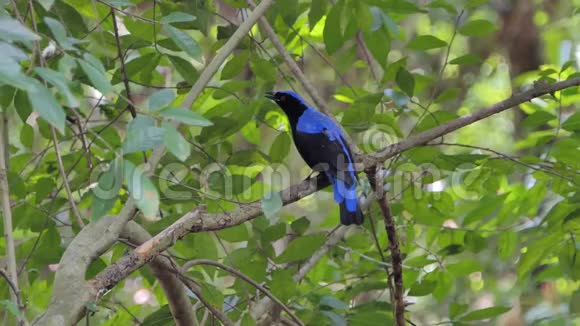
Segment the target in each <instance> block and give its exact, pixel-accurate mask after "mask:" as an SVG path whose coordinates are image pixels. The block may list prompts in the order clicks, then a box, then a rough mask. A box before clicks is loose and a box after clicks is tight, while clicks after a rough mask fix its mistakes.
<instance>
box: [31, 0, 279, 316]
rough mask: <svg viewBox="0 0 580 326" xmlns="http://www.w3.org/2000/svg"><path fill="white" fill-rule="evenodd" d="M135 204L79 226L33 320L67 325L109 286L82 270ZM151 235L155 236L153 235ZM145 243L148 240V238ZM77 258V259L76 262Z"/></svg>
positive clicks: (197, 89) (213, 67)
mask: <svg viewBox="0 0 580 326" xmlns="http://www.w3.org/2000/svg"><path fill="white" fill-rule="evenodd" d="M272 2H273V0H263V1H262V2H261V3H260V5H259V6H258V7H257V8H256V10H254V11H253V12H252V13H251V15H250V16H249V17H248V19H246V20H245V21H244V23H243V24H241V25H240V27H239V28H238V29H237V30H236V32H234V34H233V35H232V36H231V37H230V39H229V40H228V42H226V44H225V45H224V46H223V48H222V49H221V50H220V51H219V52H218V55H216V57H215V58H214V59H213V60H212V62H210V64H209V65H208V66H207V68H206V69H205V70H204V71H203V72H202V73H201V75H200V77H199V78H198V80H197V82H196V83H195V85H193V87H192V89H191V91H190V92H189V93H188V94H187V97H186V98H185V100H184V101H183V104H182V105H183V106H185V107H186V108H189V107H191V105H192V104H193V103H194V102H195V100H196V99H197V97H198V96H199V95H200V94H201V92H202V91H203V89H204V88H205V86H206V85H207V83H208V82H209V80H210V79H211V77H212V76H213V75H214V74H215V72H216V71H217V70H218V68H219V67H220V66H221V64H223V62H224V61H225V59H226V58H227V57H228V56H229V55H230V53H232V51H233V50H234V49H235V48H236V46H237V45H238V43H239V42H240V41H241V39H242V38H243V37H244V36H245V35H246V34H247V32H248V31H249V30H250V29H251V28H252V26H253V25H254V24H255V23H256V21H257V20H258V19H259V18H260V17H261V16H262V15H263V14H264V13H265V12H266V10H267V9H268V8H269V7H270V6H271V5H272ZM164 153H165V146H160V147H158V148H157V149H155V150H154V151H153V154H152V155H151V157H150V158H149V161H148V163H147V164H148V167H147V168H146V171H145V172H146V174H147V175H151V173H152V172H153V170H154V169H155V167H156V166H157V164H158V163H159V160H160V159H161V157H162V156H163V154H164ZM135 208H136V204H135V201H134V200H133V199H129V200H128V201H127V202H126V203H125V206H124V207H123V209H122V211H121V212H120V213H119V215H118V216H116V217H115V218H113V220H111V218H101V219H100V220H99V221H97V222H96V223H91V224H89V225H87V227H85V228H83V229H82V231H81V232H80V233H79V234H78V235H77V236H76V237H75V239H74V240H73V242H71V244H70V245H69V247H68V248H67V250H66V251H65V253H64V255H63V257H62V258H61V261H60V263H59V266H60V267H62V270H60V269H59V271H57V273H56V276H55V283H54V287H53V288H54V291H53V297H52V300H51V303H50V304H49V307H48V309H47V311H46V312H45V313H44V314H43V315H42V316H40V317H39V318H38V320H37V321H36V323H37V324H38V325H62V324H66V325H68V324H74V323H76V322H77V321H78V320H79V319H80V318H82V316H83V315H84V313H85V310H86V309H85V305H86V304H87V303H88V302H90V301H92V300H95V298H97V297H100V296H102V295H103V294H104V293H105V292H106V291H107V289H109V287H95V286H94V281H93V282H91V284H89V283H87V282H85V280H84V271H86V268H87V267H88V265H89V264H90V263H91V262H92V261H93V260H94V259H96V258H97V257H98V256H99V255H100V254H101V253H102V252H103V250H106V248H109V247H110V246H111V245H112V243H113V242H114V241H116V239H117V238H118V236H119V234H120V233H121V230H122V229H123V227H124V226H125V225H126V224H127V222H128V221H129V219H130V218H131V215H132V214H131V213H132V212H133V210H134V209H135ZM256 214H257V213H256ZM184 217H189V218H194V217H195V216H193V215H188V214H186V216H184ZM182 219H183V218H182ZM180 220H181V219H180ZM218 221H222V220H221V219H218V220H212V221H211V222H210V224H211V223H216V222H218ZM219 223H222V222H219ZM240 223H241V222H240ZM90 226H91V227H90ZM168 230H169V229H168ZM103 234H104V235H103ZM162 234H165V235H170V236H172V234H171V232H162ZM185 234H186V232H185V233H183V235H185ZM183 235H182V237H183ZM153 239H158V238H157V237H156V238H153ZM153 239H152V240H153ZM168 240H169V241H168ZM175 240H177V238H174V239H163V243H162V245H160V246H159V247H160V248H156V249H160V250H159V251H155V252H156V254H158V253H160V252H162V251H163V250H165V249H166V248H168V247H169V246H170V245H173V243H174V242H175ZM147 243H148V244H151V243H150V242H147ZM158 245H159V244H158ZM76 247H79V248H82V250H79V249H78V248H76ZM139 248H140V247H139ZM139 248H138V249H139ZM161 248H162V249H161ZM153 257H154V256H153V255H151V256H149V257H147V260H145V259H141V260H139V264H138V265H136V267H134V268H133V269H132V270H136V269H137V268H138V267H140V266H142V265H143V264H145V263H147V262H148V261H150V260H151V259H152V258H153ZM143 258H145V257H143ZM120 260H122V259H120ZM79 261H80V263H78V262H79ZM115 268H118V264H114V265H111V266H109V268H107V269H106V270H105V271H103V272H102V273H101V274H103V273H106V272H109V273H110V272H112V271H113V270H114V269H115ZM125 273H126V271H123V272H122V273H121V274H119V275H117V276H116V277H115V279H117V280H121V279H123V278H124V277H126V276H127V275H129V274H128V273H127V274H125ZM101 274H99V275H101ZM114 284H116V283H109V285H108V286H113V285H114ZM79 293H81V294H79Z"/></svg>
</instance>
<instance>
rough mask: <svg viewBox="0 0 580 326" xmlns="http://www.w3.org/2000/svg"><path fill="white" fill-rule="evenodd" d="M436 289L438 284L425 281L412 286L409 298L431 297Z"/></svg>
mask: <svg viewBox="0 0 580 326" xmlns="http://www.w3.org/2000/svg"><path fill="white" fill-rule="evenodd" d="M435 287H437V282H435V281H429V280H423V281H422V282H421V283H415V284H413V286H411V289H410V290H409V296H412V297H422V296H426V295H429V294H431V293H432V292H433V290H435Z"/></svg>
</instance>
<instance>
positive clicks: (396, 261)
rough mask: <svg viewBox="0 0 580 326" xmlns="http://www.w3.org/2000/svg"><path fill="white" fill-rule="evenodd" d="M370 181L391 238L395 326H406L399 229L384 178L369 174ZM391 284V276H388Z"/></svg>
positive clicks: (392, 295)
mask: <svg viewBox="0 0 580 326" xmlns="http://www.w3.org/2000/svg"><path fill="white" fill-rule="evenodd" d="M368 175H369V180H374V182H373V183H374V185H373V187H374V189H375V197H376V199H377V202H378V203H379V207H380V208H381V211H382V212H383V216H384V218H385V230H386V231H387V237H388V238H389V251H390V252H391V260H392V265H393V266H392V268H393V279H394V283H395V284H394V286H393V289H394V293H391V298H392V302H391V303H392V305H393V312H394V316H395V325H397V326H405V302H404V299H403V266H402V265H403V259H402V258H401V250H400V248H399V237H398V235H397V228H396V225H395V219H394V218H393V214H391V208H390V207H389V203H388V202H387V196H386V194H385V191H384V190H383V178H382V176H381V174H380V173H375V172H374V171H373V172H368ZM387 278H388V282H389V283H390V282H391V281H390V278H391V276H390V275H387Z"/></svg>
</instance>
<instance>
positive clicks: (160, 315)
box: [141, 304, 173, 326]
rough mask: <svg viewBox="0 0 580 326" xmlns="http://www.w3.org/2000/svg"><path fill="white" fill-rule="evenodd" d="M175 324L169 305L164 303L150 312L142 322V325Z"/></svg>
mask: <svg viewBox="0 0 580 326" xmlns="http://www.w3.org/2000/svg"><path fill="white" fill-rule="evenodd" d="M170 325H173V315H172V314H171V310H170V309H169V305H167V304H166V305H164V306H162V307H161V308H159V309H157V310H156V311H155V312H153V313H151V314H149V315H148V316H147V317H145V319H144V320H143V323H141V326H170Z"/></svg>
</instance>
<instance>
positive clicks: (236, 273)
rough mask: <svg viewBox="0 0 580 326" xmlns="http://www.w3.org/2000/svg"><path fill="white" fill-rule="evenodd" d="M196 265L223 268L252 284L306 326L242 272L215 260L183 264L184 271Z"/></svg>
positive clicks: (293, 318) (296, 320) (297, 321)
mask: <svg viewBox="0 0 580 326" xmlns="http://www.w3.org/2000/svg"><path fill="white" fill-rule="evenodd" d="M195 265H210V266H215V267H218V268H221V269H223V270H225V271H227V272H229V273H231V274H233V275H234V276H235V277H237V278H240V279H242V280H244V281H246V282H248V283H250V284H251V285H252V286H253V287H255V288H256V289H258V290H260V292H262V293H264V294H265V295H266V296H268V297H269V298H270V299H271V300H272V301H274V302H275V303H276V304H278V306H280V308H282V310H284V311H286V313H287V314H288V315H289V316H290V318H292V320H293V321H294V322H295V323H296V324H297V325H301V326H303V325H304V323H302V321H301V320H300V319H299V318H298V317H296V315H295V314H294V312H292V310H290V308H288V306H286V305H285V304H284V303H283V302H282V301H280V300H279V299H278V298H276V297H275V296H274V295H273V294H272V293H270V291H268V290H266V288H264V287H263V286H261V285H260V284H258V283H257V282H256V281H254V280H252V279H251V278H249V277H247V276H246V275H244V274H242V273H241V272H240V271H238V270H236V269H234V268H232V267H230V266H228V265H224V264H222V263H218V262H215V261H213V260H208V259H198V260H190V261H188V262H187V263H185V264H183V267H182V270H183V271H186V270H188V269H189V268H191V267H193V266H195Z"/></svg>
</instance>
